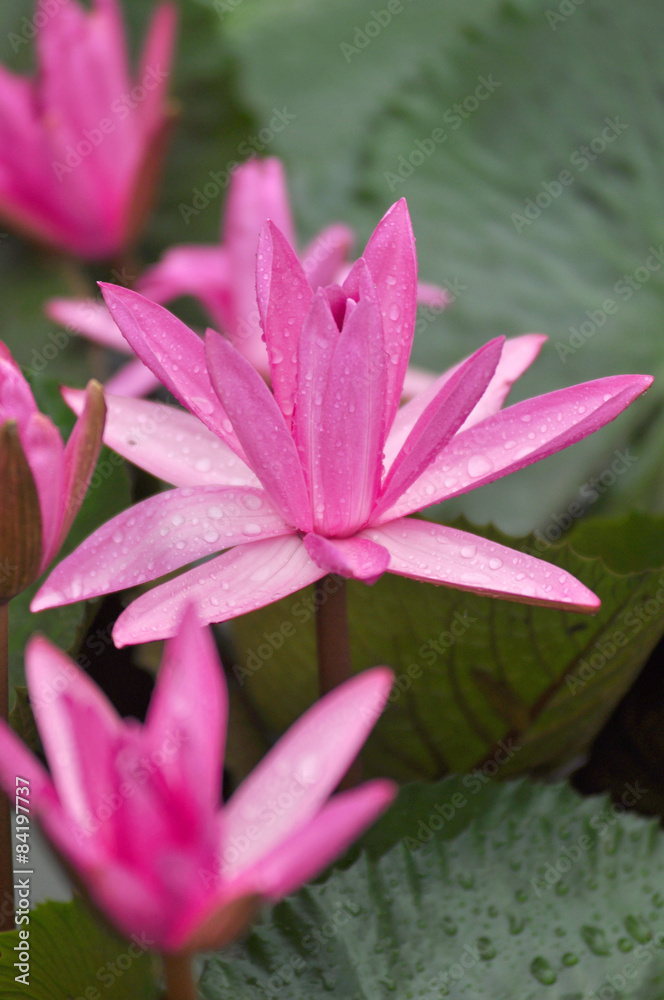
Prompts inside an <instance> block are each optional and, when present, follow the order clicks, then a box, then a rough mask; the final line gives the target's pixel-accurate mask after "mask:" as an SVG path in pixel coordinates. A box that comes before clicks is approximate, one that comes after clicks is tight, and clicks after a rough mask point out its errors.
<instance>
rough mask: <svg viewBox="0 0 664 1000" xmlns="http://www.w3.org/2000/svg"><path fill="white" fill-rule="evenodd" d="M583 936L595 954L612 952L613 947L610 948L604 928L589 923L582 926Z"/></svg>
mask: <svg viewBox="0 0 664 1000" xmlns="http://www.w3.org/2000/svg"><path fill="white" fill-rule="evenodd" d="M581 937H582V938H583V940H584V941H585V943H586V944H587V945H588V947H589V949H590V950H591V951H592V953H593V955H610V954H611V949H610V948H609V945H608V942H607V940H606V934H605V933H604V931H603V930H601V928H599V927H591V926H590V925H589V924H586V925H585V926H584V927H582V928H581Z"/></svg>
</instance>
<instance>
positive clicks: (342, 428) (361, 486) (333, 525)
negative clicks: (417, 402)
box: [314, 298, 390, 536]
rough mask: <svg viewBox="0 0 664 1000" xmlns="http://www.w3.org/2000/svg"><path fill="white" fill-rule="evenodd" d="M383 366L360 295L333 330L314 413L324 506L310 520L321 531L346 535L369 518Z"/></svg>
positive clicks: (371, 308)
mask: <svg viewBox="0 0 664 1000" xmlns="http://www.w3.org/2000/svg"><path fill="white" fill-rule="evenodd" d="M389 368H390V365H389V364H387V363H386V357H385V352H384V347H383V329H382V324H381V321H380V315H379V312H378V307H377V305H376V303H375V302H372V301H370V300H369V299H366V298H362V299H360V301H359V302H358V304H357V305H356V306H355V308H354V309H353V311H352V313H351V314H350V316H349V317H347V318H346V319H345V321H344V324H343V327H342V330H341V333H340V334H339V338H338V340H337V344H336V347H335V351H334V355H333V357H332V361H331V363H330V368H329V375H328V383H327V387H326V390H325V394H324V396H323V403H322V407H321V408H320V410H321V412H320V415H318V420H319V422H320V429H319V432H318V433H319V438H320V444H321V446H320V450H319V454H318V456H316V457H317V458H318V462H319V465H320V472H319V480H320V482H321V483H322V489H323V495H324V498H325V508H324V512H323V514H322V517H321V516H320V514H318V512H317V511H316V510H315V509H314V523H315V524H316V525H318V526H320V528H321V532H322V534H325V535H331V536H342V535H346V534H348V533H349V532H350V531H353V530H356V529H357V528H358V527H361V526H363V525H364V524H366V523H367V521H368V519H369V514H370V513H371V510H372V508H373V505H374V501H375V499H376V496H377V494H378V491H379V489H380V481H381V476H382V472H383V443H384V441H385V432H386V426H385V416H384V414H385V395H386V392H387V386H388V383H389V371H388V369H389ZM314 419H316V416H314Z"/></svg>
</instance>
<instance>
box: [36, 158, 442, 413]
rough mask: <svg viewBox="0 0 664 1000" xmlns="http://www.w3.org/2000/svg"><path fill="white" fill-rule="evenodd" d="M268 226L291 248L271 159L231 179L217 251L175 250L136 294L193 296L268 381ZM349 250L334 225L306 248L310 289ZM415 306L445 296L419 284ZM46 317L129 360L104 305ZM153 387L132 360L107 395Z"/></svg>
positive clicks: (53, 303)
mask: <svg viewBox="0 0 664 1000" xmlns="http://www.w3.org/2000/svg"><path fill="white" fill-rule="evenodd" d="M268 219H269V220H271V221H272V222H273V223H274V224H275V225H276V226H277V227H278V228H279V229H280V230H281V232H282V233H283V234H284V236H285V237H286V239H287V240H288V241H289V243H291V244H292V245H295V243H294V237H293V224H292V220H291V212H290V205H289V202H288V192H287V189H286V180H285V177H284V170H283V166H282V164H281V162H280V161H279V160H277V159H276V158H274V157H271V158H270V159H266V160H263V161H261V160H249V162H248V163H245V164H244V165H243V166H241V167H238V168H237V170H236V171H235V172H234V174H233V176H232V180H231V184H230V189H229V192H228V202H227V204H226V210H225V217H224V221H223V226H222V236H221V243H220V244H219V246H194V245H190V246H176V247H173V248H172V249H171V250H168V251H167V252H166V254H165V255H164V257H163V259H162V260H161V261H160V262H159V263H158V264H155V265H154V266H153V267H151V268H149V269H148V270H147V271H146V272H145V274H143V275H142V276H141V277H140V278H139V279H138V281H137V283H136V291H138V292H140V293H141V294H142V295H145V296H146V297H147V298H149V299H152V300H153V301H154V302H159V303H161V304H164V303H166V302H170V301H172V300H173V299H176V298H178V297H179V296H182V295H193V296H194V297H195V298H197V299H198V300H199V301H200V302H201V303H202V304H203V305H204V306H205V308H206V309H207V311H208V313H209V314H210V317H211V318H212V321H213V323H214V325H215V327H216V328H217V329H219V330H221V331H223V332H224V333H225V334H226V336H227V337H228V338H229V340H230V341H231V343H232V344H233V345H234V346H235V347H236V348H237V350H238V351H239V352H240V354H242V355H243V356H244V357H245V358H247V360H249V361H250V362H251V363H252V364H253V365H254V366H255V367H256V368H257V369H258V371H259V372H260V373H261V375H263V376H265V377H269V374H270V368H269V362H268V356H267V350H266V348H265V344H264V342H263V340H262V336H261V327H260V317H259V312H258V304H257V302H256V248H257V246H258V237H259V235H260V232H261V229H262V228H263V226H264V225H265V223H266V222H267V221H268ZM352 244H353V233H352V230H351V229H349V228H348V226H344V225H342V224H341V223H336V224H334V225H332V226H328V228H327V229H324V230H323V231H322V232H321V233H319V234H318V236H317V237H316V238H315V239H314V240H313V242H312V243H310V244H309V245H308V246H307V247H306V248H305V250H304V251H303V253H302V255H301V258H300V259H301V263H302V267H303V269H304V272H305V274H306V275H307V277H308V279H309V283H310V285H311V287H312V288H313V289H316V288H319V287H320V286H323V285H329V284H331V283H332V282H334V281H342V280H343V279H344V278H345V276H346V274H347V273H348V271H349V270H350V264H348V263H347V257H348V253H349V251H350V248H351V246H352ZM418 301H419V302H421V303H422V304H426V305H429V306H431V307H432V308H434V309H437V310H440V309H442V308H444V306H445V305H446V304H447V303H448V301H449V299H448V296H447V293H446V292H445V290H444V289H442V288H439V287H438V286H436V285H427V284H424V283H420V284H419V285H418ZM46 311H47V313H48V315H49V316H50V318H51V319H53V320H54V321H55V322H57V323H61V324H62V325H63V326H67V327H69V328H70V329H73V330H74V331H76V332H78V333H81V334H83V335H84V336H85V337H88V338H89V339H90V340H92V341H94V342H95V343H98V344H101V345H102V346H104V347H111V348H113V349H114V350H116V351H119V352H121V353H125V354H132V355H133V351H132V350H131V347H129V345H128V344H127V341H126V340H125V339H124V337H123V336H122V334H121V332H120V330H119V329H118V327H117V326H116V324H115V322H114V320H113V318H112V316H111V315H110V313H109V312H108V309H107V308H106V306H105V305H104V304H103V303H102V302H96V301H95V300H93V299H87V300H86V299H51V300H50V301H49V302H48V303H47V306H46ZM434 378H435V376H433V375H430V374H429V373H428V372H421V371H418V370H417V369H409V371H408V374H407V384H406V385H405V386H404V394H405V395H406V396H412V395H415V394H416V393H417V392H419V391H420V390H421V389H424V388H428V386H429V385H430V384H431V382H432V381H433V380H434ZM158 385H159V380H158V378H156V376H155V375H154V374H153V372H152V371H150V369H149V368H146V367H145V365H143V364H142V362H141V361H133V362H132V363H130V364H129V365H126V366H125V367H123V368H122V369H121V370H120V371H119V372H118V373H117V375H115V376H114V377H113V378H112V379H111V380H110V381H109V382H108V383H107V384H106V389H107V390H108V391H109V392H110V393H113V394H117V395H119V396H142V395H146V394H147V393H149V392H152V391H153V390H154V389H156V388H157V386H158Z"/></svg>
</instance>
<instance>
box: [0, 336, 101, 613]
mask: <svg viewBox="0 0 664 1000" xmlns="http://www.w3.org/2000/svg"><path fill="white" fill-rule="evenodd" d="M104 412H105V407H104V397H103V394H102V391H101V386H100V385H99V384H98V383H97V382H90V384H89V385H88V388H87V390H86V391H85V393H83V394H82V416H81V417H79V419H78V421H77V422H76V426H75V427H74V430H73V431H72V433H71V435H70V438H69V441H68V442H67V445H66V446H64V445H63V443H62V438H61V437H60V433H59V431H58V430H57V428H56V427H55V425H54V424H53V423H52V422H51V420H49V418H48V417H47V416H45V414H43V413H40V412H39V409H38V408H37V404H36V403H35V400H34V397H33V395H32V392H31V391H30V387H29V385H28V383H27V382H26V380H25V379H24V378H23V375H22V374H21V370H20V368H19V367H18V365H17V364H16V363H15V361H14V360H13V358H12V356H11V354H10V353H9V351H8V350H7V348H6V347H5V345H4V344H3V343H2V342H1V341H0V481H1V482H2V489H1V490H0V559H1V560H2V566H3V569H2V573H1V575H0V603H4V602H5V601H8V600H10V598H12V597H14V596H15V595H16V594H17V593H20V591H22V590H24V589H25V588H26V587H27V586H29V585H30V584H31V583H32V582H33V581H34V580H36V579H37V577H38V576H40V575H41V574H42V573H43V571H44V570H45V569H46V567H47V566H48V564H49V563H50V562H51V560H52V559H53V558H54V556H55V555H56V553H57V552H58V550H59V548H60V546H61V545H62V543H63V541H64V540H65V537H66V535H67V533H68V531H69V529H70V527H71V525H72V522H73V520H74V518H75V516H76V514H77V513H78V509H79V507H80V506H81V503H82V502H83V498H84V496H85V492H86V490H87V487H88V483H89V481H90V476H91V475H92V472H93V470H94V467H95V463H96V461H97V456H98V454H99V449H100V447H101V438H102V431H103V427H104Z"/></svg>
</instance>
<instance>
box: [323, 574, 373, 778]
mask: <svg viewBox="0 0 664 1000" xmlns="http://www.w3.org/2000/svg"><path fill="white" fill-rule="evenodd" d="M314 603H315V605H316V647H317V651H318V689H319V692H320V694H321V696H322V695H324V694H327V693H328V691H332V690H333V688H335V687H338V686H339V685H340V684H343V683H344V681H347V680H349V679H350V678H351V677H352V676H353V668H352V665H351V658H350V636H349V634H348V609H347V605H346V581H345V580H344V578H343V577H341V576H336V574H333V573H330V574H329V575H328V576H326V577H324V578H323V579H322V580H319V581H318V583H317V584H316V587H315V592H314ZM361 780H362V765H361V763H360V759H359V757H358V759H357V760H356V761H355V762H354V763H353V764H351V766H350V768H349V770H348V773H347V774H346V777H345V778H344V779H343V781H342V782H341V784H340V786H339V787H340V788H354V787H355V786H356V785H358V784H359V783H360V781H361Z"/></svg>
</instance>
